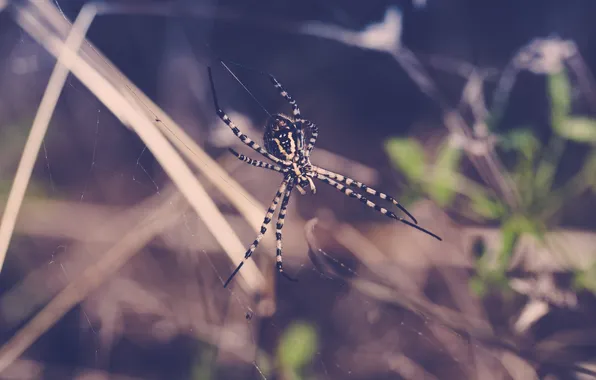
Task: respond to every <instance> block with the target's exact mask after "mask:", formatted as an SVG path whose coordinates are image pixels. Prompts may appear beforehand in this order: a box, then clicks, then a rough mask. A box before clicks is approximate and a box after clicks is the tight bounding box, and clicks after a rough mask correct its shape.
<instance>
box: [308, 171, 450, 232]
mask: <svg viewBox="0 0 596 380" xmlns="http://www.w3.org/2000/svg"><path fill="white" fill-rule="evenodd" d="M316 177H317V179H319V180H321V181H323V182H325V183H326V184H328V185H330V186H333V187H335V188H336V189H337V190H339V191H341V192H342V193H344V194H345V195H347V196H349V197H351V198H356V199H358V200H360V202H362V203H364V204H365V205H367V206H368V207H370V208H372V209H375V210H376V211H378V212H380V213H381V214H383V215H385V216H387V217H389V218H393V219H395V220H399V221H400V222H402V223H404V224H407V225H408V226H410V227H414V228H415V229H417V230H419V231H422V232H424V233H425V234H427V235H430V236H432V237H434V238H435V239H437V240H443V239H441V238H440V237H439V236H437V235H435V234H434V233H432V232H430V231H428V230H426V229H424V228H422V227H420V226H418V225H416V224H414V223H412V222H409V221H407V220H405V219H404V218H402V217H399V216H397V215H395V214H394V213H392V212H391V211H389V210H387V209H386V208H383V207H380V206H377V205H376V204H375V203H373V202H371V201H369V200H368V199H367V198H366V197H364V196H363V195H362V194H359V193H357V192H355V191H353V190H352V189H349V188H347V187H346V186H345V185H344V184H342V183H339V182H337V181H335V180H333V179H331V178H328V177H326V176H324V175H322V174H319V173H317V174H316Z"/></svg>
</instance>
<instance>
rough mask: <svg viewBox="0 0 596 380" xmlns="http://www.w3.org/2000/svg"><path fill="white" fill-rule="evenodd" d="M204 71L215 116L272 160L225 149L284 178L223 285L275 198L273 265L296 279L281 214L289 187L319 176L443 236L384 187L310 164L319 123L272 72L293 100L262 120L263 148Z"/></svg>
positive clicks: (303, 185) (383, 211)
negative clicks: (289, 269)
mask: <svg viewBox="0 0 596 380" xmlns="http://www.w3.org/2000/svg"><path fill="white" fill-rule="evenodd" d="M224 66H225V64H224ZM226 69H227V66H226ZM228 70H229V69H228ZM207 71H208V74H209V81H210V83H211V91H212V93H213V102H214V104H215V110H216V112H217V116H219V117H220V118H221V119H222V120H223V122H224V123H226V124H227V125H228V127H230V129H232V132H234V134H235V135H236V136H237V137H238V138H239V139H240V140H241V141H242V142H243V143H244V144H246V145H248V146H249V147H250V148H252V149H253V150H255V151H257V152H258V153H260V154H262V155H263V156H264V157H266V158H268V159H269V160H271V161H272V162H273V164H270V163H267V162H263V161H259V160H254V159H252V158H250V157H247V156H245V155H243V154H240V153H238V152H236V151H235V150H233V149H231V148H230V152H231V153H232V154H233V155H234V156H236V157H237V158H238V159H239V160H241V161H244V162H246V163H247V164H250V165H253V166H256V167H259V168H264V169H269V170H274V171H276V172H280V173H283V175H284V179H283V181H282V182H281V185H280V187H279V189H278V190H277V193H276V194H275V197H274V198H273V202H272V203H271V205H270V206H269V209H267V214H266V215H265V220H263V224H261V230H260V232H259V234H258V235H257V238H256V239H255V240H254V241H253V243H252V244H251V245H250V247H249V248H248V250H247V251H246V254H245V255H244V259H243V260H242V262H241V263H240V264H239V265H238V267H236V269H235V270H234V272H232V274H231V275H230V278H228V280H227V281H226V282H225V284H224V287H227V286H228V284H229V283H230V281H231V280H232V279H233V278H234V276H235V275H236V273H238V271H239V270H240V268H242V265H244V262H245V261H246V259H248V258H249V257H250V256H251V255H252V254H253V252H254V251H255V249H256V248H257V246H258V245H259V242H260V241H261V239H262V238H263V235H264V234H265V232H266V231H267V226H268V225H269V223H270V222H271V218H272V217H273V214H274V213H275V210H276V209H277V206H278V205H279V202H280V200H281V208H280V210H279V214H278V217H277V225H276V232H275V238H276V242H277V256H276V261H277V269H278V271H279V272H280V273H281V274H282V275H284V276H285V277H286V278H288V279H290V280H292V281H295V280H294V279H292V278H291V277H290V276H288V275H287V274H286V273H285V272H284V271H283V265H282V255H281V250H282V238H281V230H282V228H283V226H284V219H285V217H286V210H287V207H288V202H289V201H290V195H291V194H292V190H293V189H294V187H296V188H297V189H298V191H300V193H301V194H302V195H304V194H306V190H307V189H308V190H310V191H311V192H312V193H313V194H314V193H315V192H316V187H315V184H314V181H313V179H318V180H320V181H322V182H324V183H326V184H328V185H330V186H333V187H335V188H336V189H337V190H339V191H341V192H342V193H344V194H345V195H347V196H349V197H352V198H356V199H359V200H360V201H361V202H362V203H364V204H365V205H367V206H368V207H371V208H373V209H375V210H376V211H378V212H380V213H381V214H383V215H385V216H387V217H389V218H393V219H395V220H399V221H400V222H402V223H404V224H407V225H408V226H410V227H414V228H416V229H418V230H420V231H422V232H424V233H426V234H428V235H430V236H432V237H434V238H436V239H438V240H442V239H441V238H440V237H439V236H437V235H435V234H434V233H432V232H430V231H428V230H425V229H424V228H422V227H419V226H417V224H418V221H416V218H414V217H413V216H412V214H410V213H409V212H408V211H407V210H406V209H405V208H404V207H403V206H402V205H400V204H399V202H398V201H397V200H395V199H394V198H393V197H391V196H389V195H387V194H385V193H381V192H378V191H377V190H375V189H373V188H370V187H368V186H367V185H365V184H363V183H362V182H358V181H356V180H354V179H352V178H348V177H346V176H343V175H341V174H338V173H334V172H332V171H329V170H326V169H323V168H320V167H318V166H315V165H313V164H312V163H311V162H310V154H311V152H312V150H313V148H314V146H315V143H316V142H317V137H318V135H319V129H318V128H317V126H316V125H315V124H314V123H312V122H311V121H309V120H306V119H303V118H302V116H301V114H300V109H299V108H298V105H297V104H296V101H295V100H294V99H293V98H292V97H291V96H290V94H288V92H287V91H286V90H285V89H284V87H283V86H282V85H281V83H279V82H278V81H277V79H275V77H273V75H271V74H267V75H268V76H269V78H270V79H271V82H272V83H273V85H274V86H275V88H277V89H278V90H279V93H280V94H281V96H282V97H283V98H284V99H285V100H287V101H288V103H290V105H291V106H292V114H293V116H292V117H290V116H286V115H283V114H275V115H271V116H270V117H269V119H268V120H267V124H266V125H265V134H264V136H263V140H264V143H265V144H264V145H265V148H264V149H263V148H262V147H261V146H259V145H258V144H257V143H255V142H254V141H253V140H252V139H250V138H249V137H248V136H246V135H245V134H243V133H242V132H240V130H239V129H238V127H237V126H236V125H235V124H234V123H233V122H232V120H230V118H229V117H228V115H226V113H225V112H224V111H223V110H222V109H221V108H220V107H219V103H218V101H217V95H216V93H215V84H214V83H213V76H212V75H211V68H210V67H209V68H207ZM230 72H231V71H230ZM232 75H233V74H232ZM305 131H308V133H309V138H308V144H305V140H306V138H305ZM350 187H352V188H356V189H360V190H362V191H364V192H366V193H368V194H370V195H372V196H375V197H378V198H380V199H383V200H386V201H389V202H391V203H393V204H394V205H396V206H397V207H398V208H399V209H400V210H402V211H403V212H404V213H405V214H406V215H407V216H408V217H410V219H412V221H413V222H414V223H412V222H409V221H407V220H406V219H404V218H402V217H399V216H397V215H395V214H394V213H393V212H391V211H389V210H387V209H386V208H383V207H380V206H378V205H376V204H375V203H373V202H372V201H370V200H369V199H368V198H366V197H365V196H363V195H362V194H360V193H357V192H356V191H354V190H352V189H350Z"/></svg>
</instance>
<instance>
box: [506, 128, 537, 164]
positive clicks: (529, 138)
mask: <svg viewBox="0 0 596 380" xmlns="http://www.w3.org/2000/svg"><path fill="white" fill-rule="evenodd" d="M500 146H501V147H502V148H503V149H505V150H514V151H517V152H519V153H521V154H523V155H524V157H525V158H526V159H528V160H532V159H533V157H534V155H535V154H536V152H537V151H538V150H539V149H540V141H539V140H538V139H537V138H536V136H534V133H533V132H532V131H531V130H530V129H526V128H519V129H514V130H512V131H511V132H509V133H506V134H504V135H502V136H501V138H500Z"/></svg>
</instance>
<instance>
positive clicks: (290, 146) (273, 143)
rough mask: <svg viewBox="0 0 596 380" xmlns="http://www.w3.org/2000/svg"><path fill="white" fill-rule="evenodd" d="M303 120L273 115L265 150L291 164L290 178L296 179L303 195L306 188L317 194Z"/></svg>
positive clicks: (267, 126)
mask: <svg viewBox="0 0 596 380" xmlns="http://www.w3.org/2000/svg"><path fill="white" fill-rule="evenodd" d="M302 124H303V121H302V120H298V121H296V120H294V119H293V118H291V117H289V116H286V115H284V114H276V115H273V116H271V117H270V118H269V120H267V123H266V125H265V133H264V135H263V142H264V146H265V150H266V151H267V152H268V153H270V154H272V155H273V156H275V157H277V158H279V159H280V160H282V161H286V162H290V163H291V170H290V172H291V173H290V176H291V177H294V181H295V182H296V184H297V186H296V188H297V189H298V191H300V193H301V194H302V195H304V194H306V190H305V188H307V187H308V188H309V189H310V190H311V191H312V192H313V193H316V187H315V184H314V182H313V180H312V178H311V177H312V175H311V174H309V173H311V172H312V165H311V163H310V158H309V157H307V156H306V155H305V151H304V131H303V130H302Z"/></svg>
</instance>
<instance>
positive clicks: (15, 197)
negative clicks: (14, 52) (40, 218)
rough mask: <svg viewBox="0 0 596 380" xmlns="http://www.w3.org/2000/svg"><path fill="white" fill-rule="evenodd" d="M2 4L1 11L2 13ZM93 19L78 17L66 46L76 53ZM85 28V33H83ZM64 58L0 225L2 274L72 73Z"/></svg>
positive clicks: (44, 100) (50, 85)
mask: <svg viewBox="0 0 596 380" xmlns="http://www.w3.org/2000/svg"><path fill="white" fill-rule="evenodd" d="M1 5H2V4H0V10H1ZM90 22H91V19H90V18H89V14H82V15H81V17H79V18H77V21H76V22H75V25H74V26H73V32H72V33H70V34H69V36H68V38H67V39H66V42H65V44H66V45H67V46H68V47H69V48H70V49H71V50H73V51H77V50H78V49H79V46H80V45H81V43H82V42H83V40H84V39H85V33H86V28H85V26H86V25H89V23H90ZM82 28H85V29H84V30H85V32H83V30H81V29H82ZM62 59H63V56H62V54H61V55H60V56H59V57H58V62H57V63H56V66H55V67H54V70H53V71H52V75H51V76H50V79H49V82H48V85H47V87H46V90H45V93H44V95H43V98H42V100H41V104H40V105H39V108H38V109H37V114H36V115H35V119H34V120H33V126H32V127H31V132H30V133H29V137H28V139H27V143H26V144H25V148H24V149H23V155H22V157H21V161H20V162H19V166H18V168H17V172H16V175H15V179H14V182H13V185H12V188H11V189H10V193H9V195H8V200H7V202H6V207H5V209H4V213H3V214H2V221H1V222H0V272H1V271H2V266H3V264H4V260H5V258H6V251H7V250H8V246H9V244H10V238H11V236H12V233H13V231H14V226H15V223H16V220H17V216H18V214H19V209H20V208H21V203H22V202H23V198H24V197H25V191H26V190H27V185H28V184H29V179H30V178H31V172H32V171H33V166H34V165H35V161H36V159H37V155H38V154H39V150H40V148H41V144H42V143H43V139H44V136H45V134H46V132H47V130H48V125H49V124H50V120H51V118H52V114H53V113H54V109H55V108H56V103H57V102H58V98H59V97H60V93H61V92H62V89H63V87H64V83H65V82H66V78H67V77H68V73H69V70H68V69H67V68H66V67H65V66H64V65H63V64H62V63H60V62H61V61H62Z"/></svg>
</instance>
